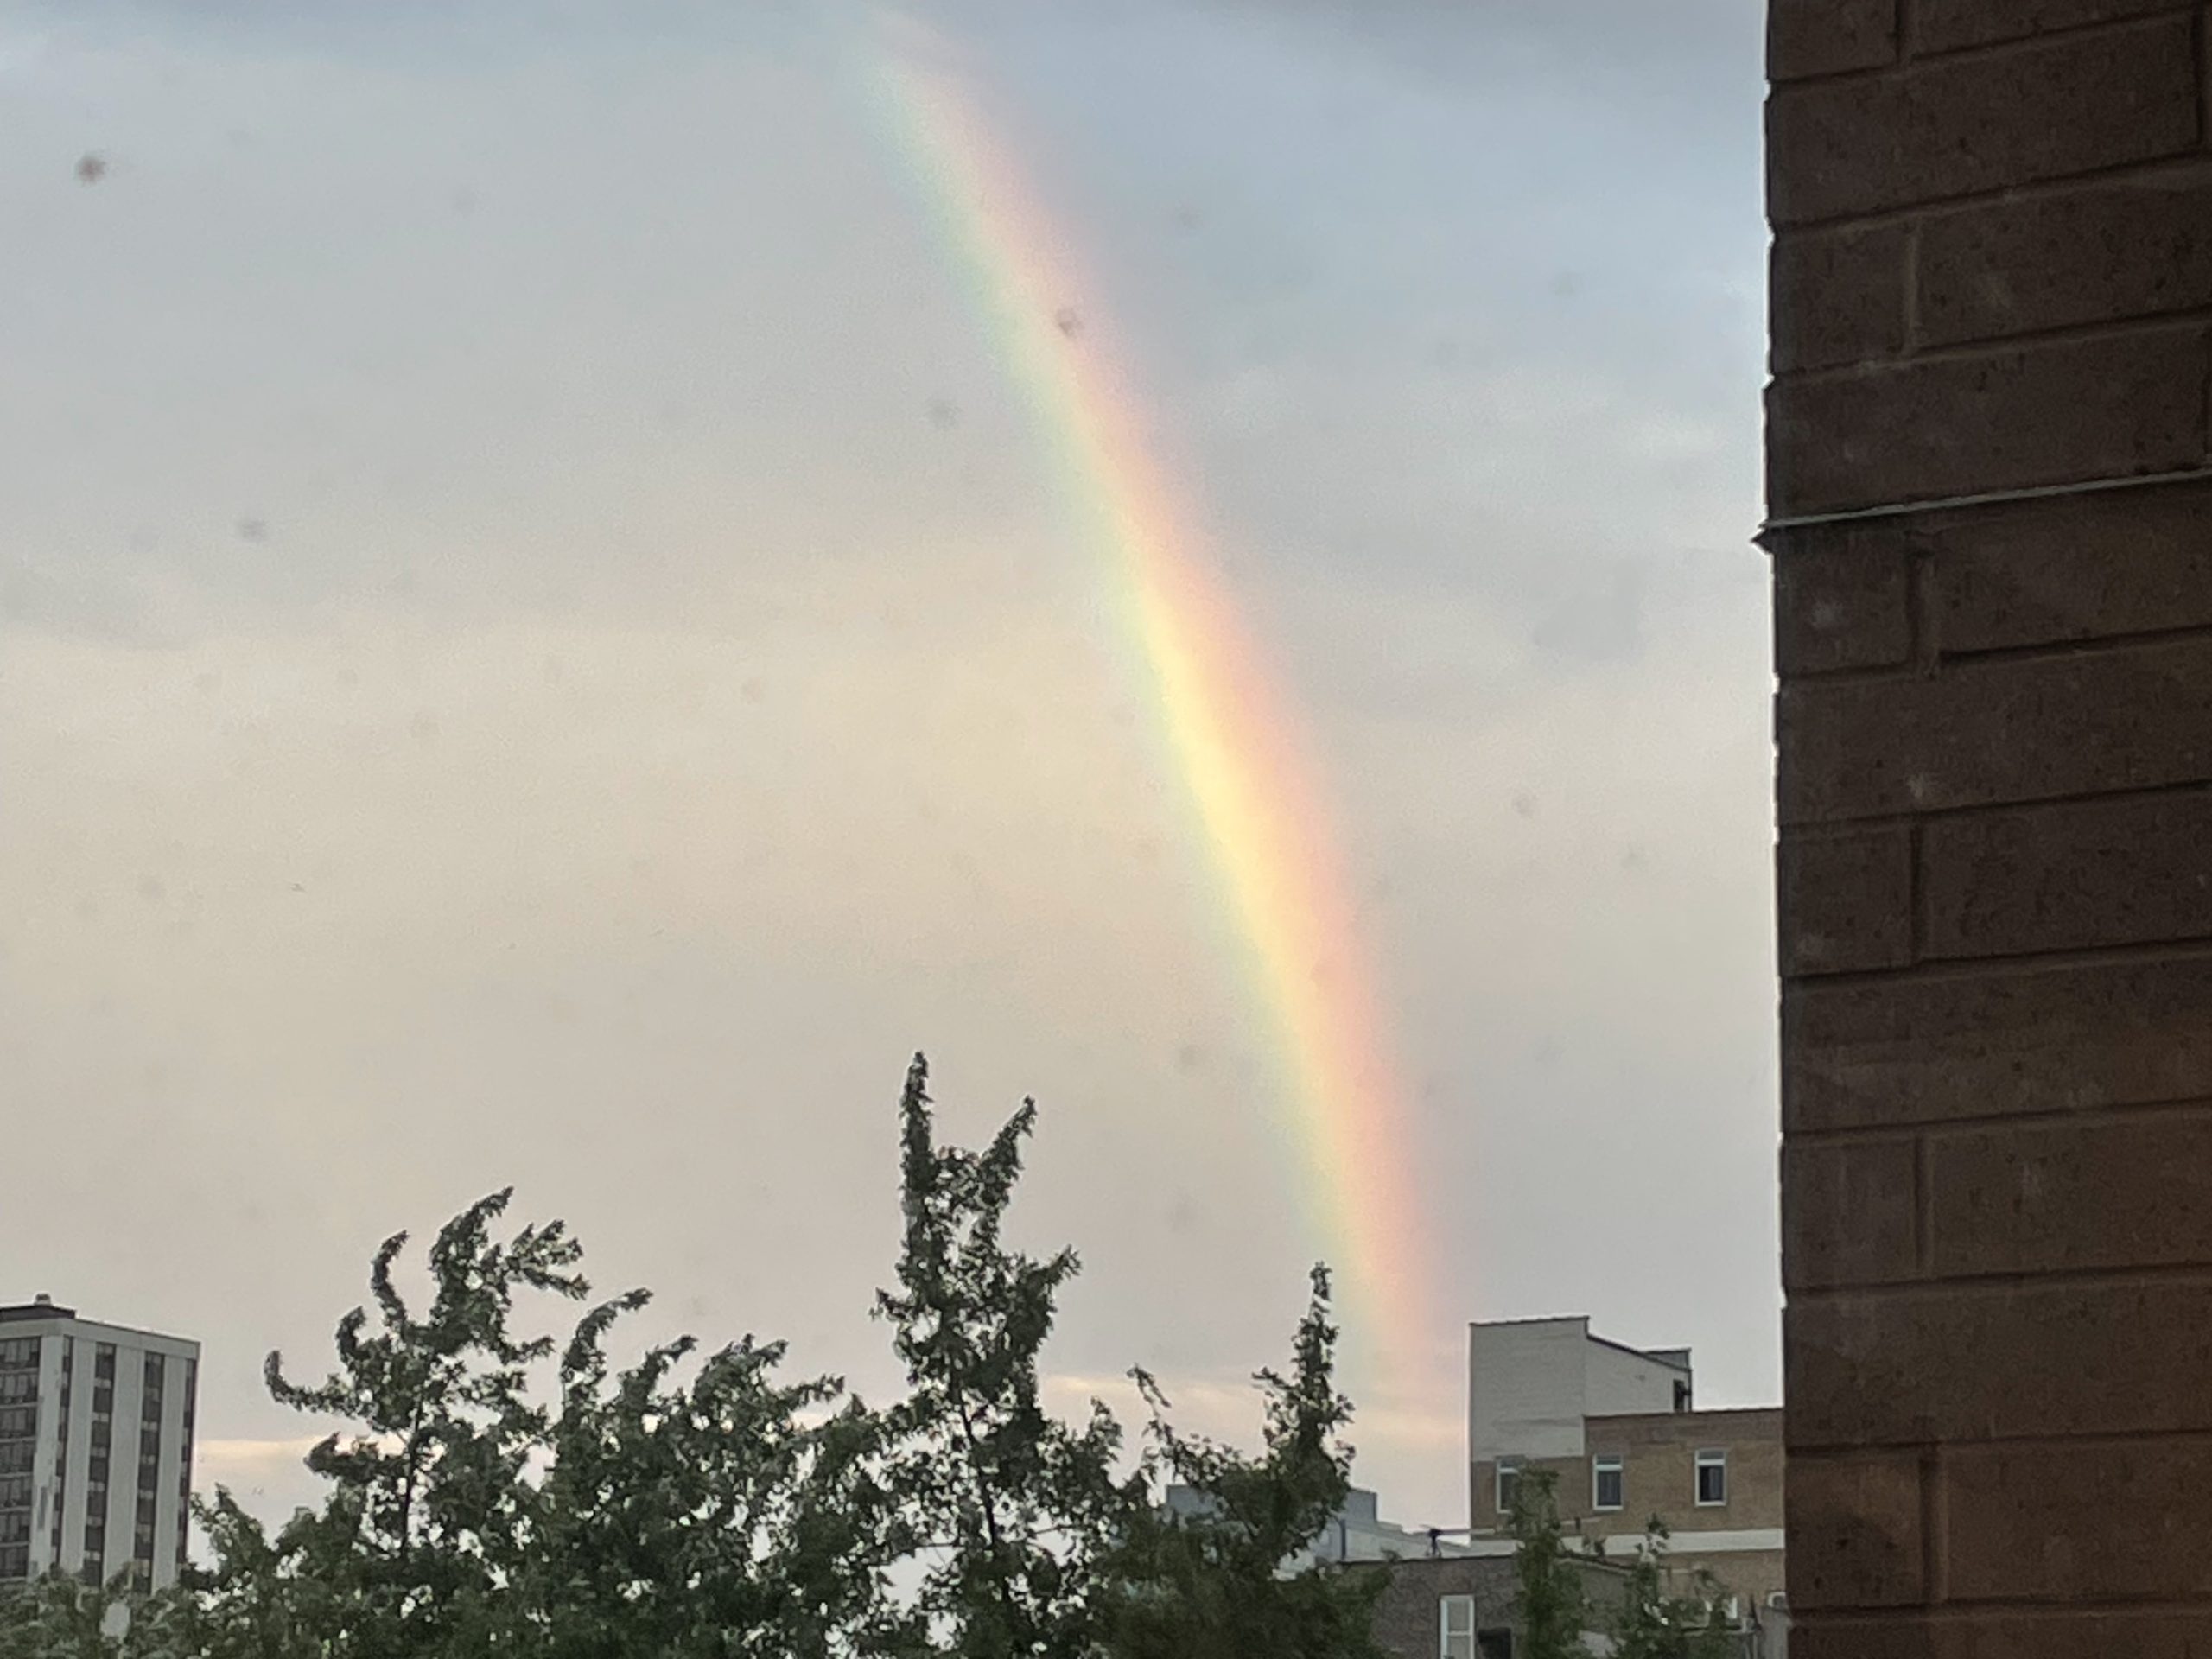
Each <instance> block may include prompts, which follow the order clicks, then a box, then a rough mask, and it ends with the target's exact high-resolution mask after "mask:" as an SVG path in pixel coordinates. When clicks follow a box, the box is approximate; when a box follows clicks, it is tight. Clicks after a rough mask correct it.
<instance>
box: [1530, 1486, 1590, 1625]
mask: <svg viewBox="0 0 2212 1659" xmlns="http://www.w3.org/2000/svg"><path fill="white" fill-rule="evenodd" d="M1510 1529H1511V1531H1512V1534H1513V1538H1514V1541H1515V1544H1516V1548H1515V1550H1514V1552H1513V1561H1514V1573H1515V1578H1516V1602H1515V1605H1516V1611H1518V1612H1519V1614H1520V1618H1521V1641H1520V1643H1519V1645H1518V1648H1517V1651H1518V1652H1519V1653H1520V1654H1521V1656H1522V1659H1570V1656H1577V1655H1580V1653H1581V1652H1582V1650H1583V1647H1582V1633H1583V1631H1584V1630H1586V1629H1587V1628H1588V1625H1589V1613H1590V1610H1589V1605H1588V1599H1587V1598H1586V1596H1585V1595H1584V1594H1583V1590H1582V1574H1581V1571H1580V1567H1578V1566H1577V1564H1576V1562H1575V1560H1574V1557H1573V1554H1572V1553H1571V1552H1570V1551H1569V1550H1568V1548H1567V1535H1566V1529H1565V1527H1564V1526H1563V1525H1562V1524H1561V1522H1560V1515H1559V1478H1558V1477H1557V1476H1556V1475H1554V1474H1553V1473H1552V1472H1551V1471H1549V1470H1546V1469H1523V1470H1522V1471H1521V1472H1520V1474H1519V1475H1518V1476H1517V1477H1516V1478H1515V1480H1514V1483H1513V1509H1512V1515H1511V1517H1510Z"/></svg>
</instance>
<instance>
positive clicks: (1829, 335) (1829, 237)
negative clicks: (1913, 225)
mask: <svg viewBox="0 0 2212 1659" xmlns="http://www.w3.org/2000/svg"><path fill="white" fill-rule="evenodd" d="M1909 247H1910V234H1909V232H1907V230H1906V228H1905V227H1904V226H1902V225H1874V226H1863V227H1862V226H1843V227H1841V228H1840V229H1835V230H1825V231H1785V232H1783V233H1782V234H1781V235H1780V236H1778V237H1777V238H1775V244H1774V252H1773V254H1772V256H1771V257H1770V260H1769V262H1768V276H1769V278H1770V286H1769V308H1768V327H1769V329H1770V334H1771V335H1772V350H1771V351H1770V353H1769V358H1770V362H1771V364H1772V366H1773V369H1774V372H1776V373H1777V374H1794V373H1796V372H1798V371H1799V370H1802V369H1826V368H1833V367H1834V366H1836V365H1839V364H1844V363H1863V362H1866V361H1867V360H1869V359H1877V358H1888V357H1895V356H1897V354H1898V353H1900V352H1902V351H1904V345H1905V333H1904V300H1905V283H1906V252H1907V250H1908V248H1909Z"/></svg>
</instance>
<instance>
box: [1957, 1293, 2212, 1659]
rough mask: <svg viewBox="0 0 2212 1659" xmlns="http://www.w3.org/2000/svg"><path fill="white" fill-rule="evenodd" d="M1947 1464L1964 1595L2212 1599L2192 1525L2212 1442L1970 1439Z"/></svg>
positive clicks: (2205, 1555) (2198, 1530) (2209, 1477)
mask: <svg viewBox="0 0 2212 1659" xmlns="http://www.w3.org/2000/svg"><path fill="white" fill-rule="evenodd" d="M2143 1335H2144V1337H2145V1338H2147V1339H2149V1340H2152V1341H2155V1340H2157V1333H2156V1332H2145V1333H2143ZM2198 1387H2199V1389H2200V1390H2201V1389H2202V1379H2201V1378H2200V1379H2199V1383H2198ZM1945 1473H1946V1477H1947V1478H1948V1481H1949V1484H1950V1492H1949V1505H1948V1515H1949V1517H1950V1524H1949V1526H1948V1529H1946V1532H1945V1544H1946V1547H1947V1551H1948V1562H1949V1575H1950V1592H1951V1594H1952V1595H1953V1596H1955V1598H1957V1599H1960V1600H1961V1601H1974V1600H2000V1599H2001V1600H2005V1601H2029V1602H2034V1601H2054V1602H2056V1601H2091V1600H2099V1599H2115V1600H2117V1599H2138V1600H2157V1599H2170V1600H2181V1599H2191V1598H2198V1597H2204V1596H2212V1550H2208V1549H2206V1548H2204V1535H2203V1529H2202V1527H2200V1526H2197V1525H2195V1524H2192V1523H2191V1522H2192V1521H2193V1520H2194V1519H2197V1518H2201V1517H2202V1516H2204V1515H2205V1514H2206V1513H2207V1507H2206V1499H2205V1494H2206V1492H2207V1491H2212V1441H2207V1440H2165V1441H2142V1440H2133V1441H2116V1442H2111V1443H2106V1444H2093V1445H2088V1446H2080V1445H2074V1446H1972V1447H1966V1448H1961V1449H1959V1450H1957V1451H1955V1452H1952V1453H1950V1454H1948V1457H1947V1459H1946V1467H1945ZM2016 1651H2025V1652H2028V1653H2036V1652H2037V1651H2039V1649H2034V1648H2030V1649H2024V1650H2016ZM2103 1651H2104V1652H2105V1653H2107V1654H2112V1655H2120V1654H2126V1655H2128V1656H2129V1659H2133V1650H2132V1649H2126V1648H2122V1647H2119V1646H2110V1647H2107V1648H2106V1649H2103Z"/></svg>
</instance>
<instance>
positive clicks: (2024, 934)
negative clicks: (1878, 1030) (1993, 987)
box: [1783, 790, 2212, 966]
mask: <svg viewBox="0 0 2212 1659" xmlns="http://www.w3.org/2000/svg"><path fill="white" fill-rule="evenodd" d="M1921 876H1922V893H1923V903H1924V905H1925V907H1926V914H1927V935H1926V941H1925V944H1924V946H1923V950H1924V954H1926V955H1927V956H1929V957H1992V956H2010V955H2016V954H2019V953H2023V952H2027V951H2033V950H2075V949H2081V948H2085V947H2088V946H2094V945H2109V944H2151V943H2155V942H2160V941H2167V940H2179V939H2201V938H2212V791H2204V790H2190V791H2186V792H2184V793H2181V794H2174V795H2152V796H2146V797H2141V798H2132V799H2127V800H2119V801H2088V802H2071V803H2068V804H2063V805H2054V806H2039V807H2034V808H2031V809H2029V810H2025V811H2015V812H1986V813H1983V812H1978V813H1974V814H1973V815H1972V816H1970V817H1961V818H1946V819H1941V820H1938V821H1936V822H1934V823H1929V824H1928V825H1927V826H1926V828H1925V829H1923V832H1922V837H1921ZM1838 879H1839V880H1840V879H1842V878H1841V877H1840V876H1839V878H1838ZM1862 890H1864V889H1863V888H1862ZM1884 896H1885V897H1886V894H1885V895H1884ZM1789 937H1790V935H1789V932H1788V931H1784V933H1783V939H1784V941H1785V942H1787V941H1788V940H1789ZM1868 965H1870V966H1873V965H1878V963H1869V964H1868Z"/></svg>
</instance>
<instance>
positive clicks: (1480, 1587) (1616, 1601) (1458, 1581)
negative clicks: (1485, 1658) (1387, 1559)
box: [1349, 1556, 1623, 1659]
mask: <svg viewBox="0 0 2212 1659" xmlns="http://www.w3.org/2000/svg"><path fill="white" fill-rule="evenodd" d="M1349 1570H1351V1571H1352V1572H1363V1571H1370V1572H1371V1571H1382V1570H1384V1569H1381V1568H1371V1567H1366V1568H1363V1567H1352V1568H1351V1569H1349ZM1388 1571H1389V1586H1388V1587H1387V1588H1385V1589H1384V1591H1383V1595H1382V1598H1381V1599H1380V1600H1379V1601H1377V1603H1376V1608H1375V1627H1374V1628H1375V1638H1376V1641H1377V1642H1378V1643H1381V1645H1382V1646H1383V1649H1384V1650H1385V1651H1386V1652H1388V1653H1390V1654H1392V1655H1394V1656H1396V1659H1438V1651H1439V1648H1438V1643H1439V1637H1440V1635H1441V1633H1442V1610H1441V1604H1442V1601H1443V1599H1444V1598H1445V1597H1446V1596H1471V1597H1472V1598H1473V1599H1474V1603H1475V1626H1476V1629H1477V1630H1515V1631H1517V1630H1519V1628H1520V1626H1519V1620H1518V1619H1517V1618H1516V1616H1515V1611H1514V1603H1515V1599H1516V1594H1517V1583H1516V1579H1515V1576H1514V1564H1513V1560H1512V1558H1511V1557H1510V1556H1490V1557H1485V1558H1482V1559H1478V1560H1421V1561H1404V1562H1400V1563H1397V1564H1395V1565H1394V1566H1392V1567H1389V1569H1388ZM1622 1577H1623V1575H1622V1574H1621V1573H1619V1572H1618V1570H1616V1569H1612V1568H1608V1567H1598V1566H1586V1567H1583V1569H1582V1587H1583V1592H1584V1593H1585V1595H1586V1596H1587V1597H1588V1599H1589V1600H1590V1604H1591V1605H1592V1608H1593V1609H1594V1610H1595V1611H1596V1614H1597V1617H1598V1618H1599V1620H1600V1621H1610V1620H1611V1618H1612V1617H1613V1615H1614V1612H1615V1610H1617V1609H1618V1607H1619V1605H1620V1603H1621V1600H1622Z"/></svg>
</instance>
